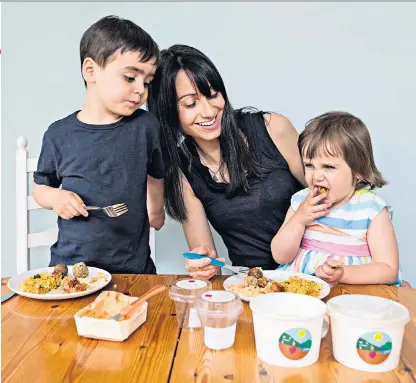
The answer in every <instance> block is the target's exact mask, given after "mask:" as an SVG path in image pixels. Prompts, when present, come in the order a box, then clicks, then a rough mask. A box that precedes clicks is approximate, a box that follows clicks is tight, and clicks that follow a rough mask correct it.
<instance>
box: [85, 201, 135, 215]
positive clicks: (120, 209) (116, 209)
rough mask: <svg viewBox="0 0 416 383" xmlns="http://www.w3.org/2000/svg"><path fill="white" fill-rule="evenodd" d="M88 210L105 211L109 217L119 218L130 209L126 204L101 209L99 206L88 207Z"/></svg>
mask: <svg viewBox="0 0 416 383" xmlns="http://www.w3.org/2000/svg"><path fill="white" fill-rule="evenodd" d="M85 209H86V210H103V211H104V213H105V214H107V215H108V216H109V217H119V216H120V215H122V214H124V213H127V212H128V211H129V209H127V206H126V205H125V204H124V203H118V204H115V205H110V206H106V207H99V206H87V207H86V208H85Z"/></svg>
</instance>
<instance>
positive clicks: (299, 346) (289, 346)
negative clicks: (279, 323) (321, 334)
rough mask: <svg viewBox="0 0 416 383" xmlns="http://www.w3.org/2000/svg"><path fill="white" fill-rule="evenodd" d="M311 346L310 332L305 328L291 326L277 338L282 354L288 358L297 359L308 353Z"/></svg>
mask: <svg viewBox="0 0 416 383" xmlns="http://www.w3.org/2000/svg"><path fill="white" fill-rule="evenodd" d="M311 346H312V336H311V333H310V332H309V331H308V330H306V329H305V328H291V329H290V330H287V331H285V332H284V333H283V334H282V335H281V336H280V338H279V348H280V351H281V352H282V354H283V355H284V356H285V357H286V358H288V359H290V360H299V359H302V358H304V357H305V356H306V355H308V353H309V350H310V349H311Z"/></svg>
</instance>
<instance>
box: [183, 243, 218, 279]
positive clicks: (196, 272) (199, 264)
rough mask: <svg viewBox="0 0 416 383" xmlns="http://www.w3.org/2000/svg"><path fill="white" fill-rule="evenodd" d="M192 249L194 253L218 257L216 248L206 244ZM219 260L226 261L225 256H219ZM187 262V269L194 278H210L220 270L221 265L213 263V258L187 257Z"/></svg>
mask: <svg viewBox="0 0 416 383" xmlns="http://www.w3.org/2000/svg"><path fill="white" fill-rule="evenodd" d="M191 251H192V253H196V254H201V255H207V256H208V257H211V258H217V254H216V252H215V250H214V249H212V248H207V247H205V246H199V247H196V248H195V249H193V250H191ZM218 260H219V261H222V262H224V258H218ZM185 262H186V263H185V269H186V270H187V271H188V272H189V274H190V275H191V277H192V278H200V279H210V278H212V277H213V276H214V275H216V274H218V273H219V271H220V268H219V267H217V266H212V265H211V260H209V259H208V258H205V259H186V260H185Z"/></svg>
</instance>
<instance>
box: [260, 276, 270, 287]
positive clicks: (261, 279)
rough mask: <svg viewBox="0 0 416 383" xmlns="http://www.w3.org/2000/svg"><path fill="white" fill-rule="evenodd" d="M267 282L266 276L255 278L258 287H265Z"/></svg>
mask: <svg viewBox="0 0 416 383" xmlns="http://www.w3.org/2000/svg"><path fill="white" fill-rule="evenodd" d="M268 283H269V281H268V279H267V278H264V277H262V278H259V279H257V286H259V287H266V286H267V284H268Z"/></svg>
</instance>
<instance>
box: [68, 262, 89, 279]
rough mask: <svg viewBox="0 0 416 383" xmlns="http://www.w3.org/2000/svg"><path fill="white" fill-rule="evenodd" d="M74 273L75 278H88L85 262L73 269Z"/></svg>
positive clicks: (77, 264)
mask: <svg viewBox="0 0 416 383" xmlns="http://www.w3.org/2000/svg"><path fill="white" fill-rule="evenodd" d="M72 272H73V274H74V276H75V277H77V278H85V277H88V267H87V265H86V264H85V263H84V262H79V263H76V264H75V265H74V266H73V267H72Z"/></svg>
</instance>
